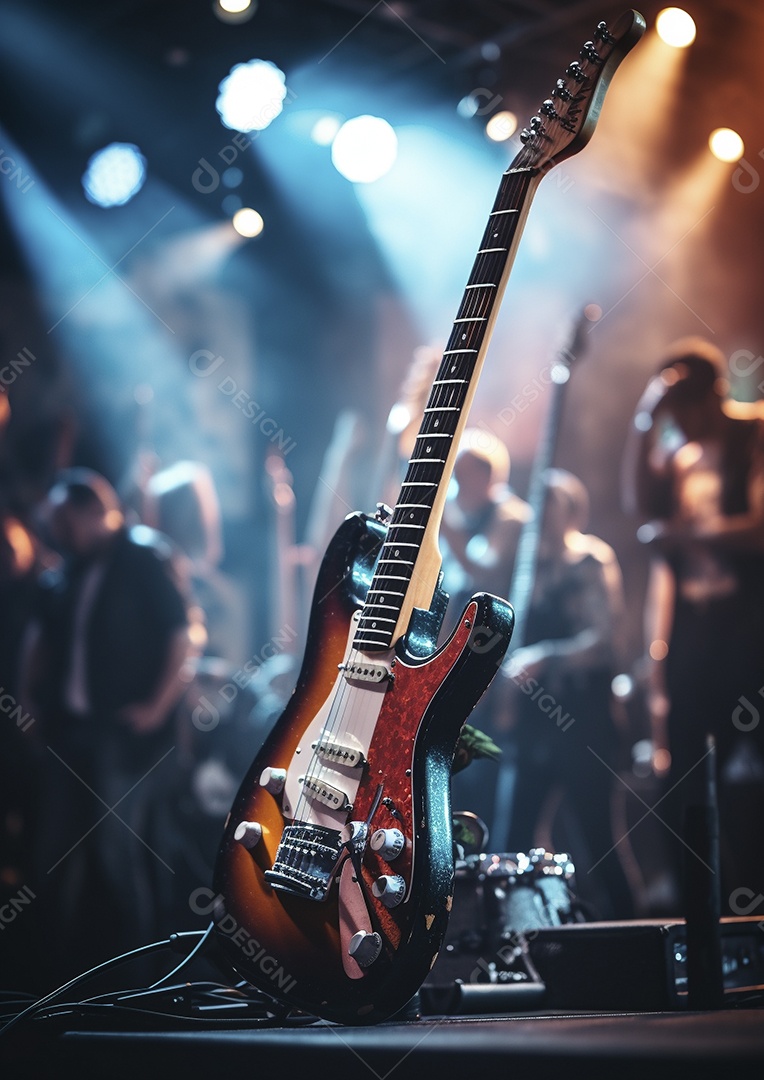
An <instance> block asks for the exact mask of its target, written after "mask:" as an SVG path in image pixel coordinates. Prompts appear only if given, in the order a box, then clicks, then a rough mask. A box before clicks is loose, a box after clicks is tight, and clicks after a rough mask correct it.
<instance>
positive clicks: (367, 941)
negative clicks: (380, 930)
mask: <svg viewBox="0 0 764 1080" xmlns="http://www.w3.org/2000/svg"><path fill="white" fill-rule="evenodd" d="M381 952H382V938H381V937H380V936H379V934H369V933H368V932H367V931H366V930H359V931H358V933H356V934H353V936H352V937H351V939H350V942H349V943H348V954H349V955H350V956H352V957H353V959H354V960H355V962H356V964H358V966H359V967H362V968H366V967H371V965H372V964H373V963H374V961H375V960H376V959H377V957H378V956H379V954H380V953H381Z"/></svg>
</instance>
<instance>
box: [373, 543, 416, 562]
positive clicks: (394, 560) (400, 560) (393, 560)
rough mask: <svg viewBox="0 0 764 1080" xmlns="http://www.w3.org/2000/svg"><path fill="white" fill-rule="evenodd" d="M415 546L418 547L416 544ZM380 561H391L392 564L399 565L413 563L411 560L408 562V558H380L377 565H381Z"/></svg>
mask: <svg viewBox="0 0 764 1080" xmlns="http://www.w3.org/2000/svg"><path fill="white" fill-rule="evenodd" d="M415 546H416V547H418V546H419V545H418V544H417V545H415ZM382 563H392V564H393V566H401V565H403V566H413V565H414V564H413V562H409V560H408V559H380V560H379V563H378V564H377V565H378V566H381V565H382Z"/></svg>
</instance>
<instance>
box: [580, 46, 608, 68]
mask: <svg viewBox="0 0 764 1080" xmlns="http://www.w3.org/2000/svg"><path fill="white" fill-rule="evenodd" d="M578 55H579V56H580V57H581V59H582V60H588V61H589V62H590V63H591V64H601V63H602V57H601V56H600V54H599V53H598V52H597V49H596V48H595V45H594V42H593V41H585V42H584V44H583V46H582V47H581V52H580V53H579V54H578Z"/></svg>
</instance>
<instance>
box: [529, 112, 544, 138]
mask: <svg viewBox="0 0 764 1080" xmlns="http://www.w3.org/2000/svg"><path fill="white" fill-rule="evenodd" d="M530 123H531V131H532V132H533V134H534V135H539V134H540V133H541V132H542V131H543V130H544V121H543V120H542V119H541V117H540V116H532V117H531V120H530Z"/></svg>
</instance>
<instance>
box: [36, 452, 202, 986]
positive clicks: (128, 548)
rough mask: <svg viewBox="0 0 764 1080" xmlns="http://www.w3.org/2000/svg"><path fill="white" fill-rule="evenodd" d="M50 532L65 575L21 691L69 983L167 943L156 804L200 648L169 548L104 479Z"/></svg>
mask: <svg viewBox="0 0 764 1080" xmlns="http://www.w3.org/2000/svg"><path fill="white" fill-rule="evenodd" d="M43 519H44V522H45V525H46V530H47V533H48V536H49V539H50V542H51V544H52V545H53V547H54V548H55V549H56V550H58V551H59V552H60V553H61V556H62V562H61V565H60V567H59V569H57V570H54V571H49V572H48V573H46V574H45V575H43V577H42V579H41V582H40V590H39V604H38V611H37V613H36V616H35V617H34V619H33V620H32V622H31V624H30V626H29V628H28V632H27V635H26V642H25V647H24V661H23V665H22V678H21V686H22V694H23V696H24V701H25V704H26V705H27V707H28V708H29V709H30V712H32V713H33V715H34V716H35V717H36V718H37V719H38V721H39V723H38V725H36V727H37V729H39V730H37V731H36V734H37V736H38V740H39V759H40V780H41V791H42V802H41V807H40V816H39V822H40V824H39V830H38V838H37V845H36V846H37V858H36V865H37V872H38V875H39V876H38V885H39V888H40V892H41V894H42V897H43V899H42V904H43V907H44V908H45V912H46V918H45V919H44V920H42V923H43V928H44V936H45V938H46V939H47V940H46V943H45V945H46V947H45V956H46V959H47V960H49V961H50V962H51V963H50V964H49V967H50V968H52V971H51V977H52V978H60V977H68V976H70V975H72V974H77V973H78V972H80V971H82V970H85V969H86V968H87V967H88V966H89V965H90V964H91V963H94V962H100V961H103V960H106V959H108V958H109V957H110V956H112V955H115V954H116V953H118V952H121V951H124V950H125V949H129V948H134V947H137V946H140V945H143V944H146V943H148V941H150V940H154V938H155V937H156V933H157V910H158V904H159V900H158V897H159V896H160V895H161V891H162V889H163V888H165V887H166V882H165V881H164V880H163V875H168V876H171V875H172V873H173V870H172V867H171V866H169V865H168V864H167V863H166V861H165V860H164V859H163V858H162V854H161V850H160V849H161V837H156V836H154V835H153V831H152V826H153V823H152V803H153V800H154V799H155V796H156V793H157V791H158V790H160V788H161V785H162V783H163V782H166V778H167V777H168V776H169V775H171V772H168V769H169V770H171V769H172V753H173V750H174V730H173V714H174V709H175V706H176V704H177V702H178V701H179V700H180V698H181V696H182V694H183V692H184V689H185V687H186V685H187V683H186V681H185V679H184V676H186V664H187V662H188V661H189V659H190V657H191V655H192V648H191V644H190V640H189V632H188V630H189V626H188V622H189V620H188V613H187V608H188V602H187V593H186V589H185V586H184V583H183V582H182V581H181V580H179V578H178V577H177V574H176V573H175V570H174V560H173V552H172V549H171V547H170V544H169V542H168V541H167V540H166V538H164V537H163V536H162V535H161V534H158V533H155V532H153V531H152V530H150V529H147V528H146V527H145V526H136V527H134V528H130V529H128V528H127V527H126V526H125V521H124V516H123V513H122V509H121V507H120V504H119V500H118V498H117V496H116V493H115V492H114V490H113V488H112V487H111V486H110V485H109V484H108V482H107V481H106V480H105V479H104V478H103V477H102V476H100V475H99V474H97V473H94V472H92V471H91V470H86V469H71V470H68V471H67V472H66V473H65V474H63V475H62V476H61V477H60V478H59V479H58V481H57V482H56V483H55V484H54V486H53V487H52V489H51V490H50V492H49V494H48V497H47V499H46V502H45V506H44V515H43ZM41 910H42V909H41Z"/></svg>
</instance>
